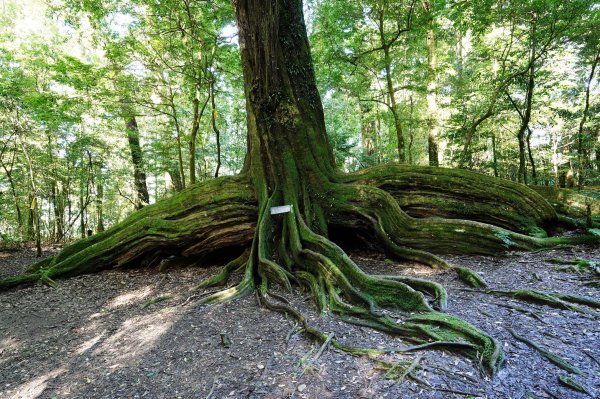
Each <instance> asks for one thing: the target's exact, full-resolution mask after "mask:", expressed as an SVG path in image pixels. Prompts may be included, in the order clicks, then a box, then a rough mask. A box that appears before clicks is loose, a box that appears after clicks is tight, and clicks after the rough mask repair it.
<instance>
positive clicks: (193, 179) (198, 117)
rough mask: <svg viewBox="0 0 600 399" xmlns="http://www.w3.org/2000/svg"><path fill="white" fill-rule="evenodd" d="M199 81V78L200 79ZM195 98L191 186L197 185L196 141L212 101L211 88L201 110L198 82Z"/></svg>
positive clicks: (190, 153)
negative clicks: (205, 112) (208, 105)
mask: <svg viewBox="0 0 600 399" xmlns="http://www.w3.org/2000/svg"><path fill="white" fill-rule="evenodd" d="M198 79H199V78H198ZM195 88H196V89H195V93H196V94H195V96H194V112H193V116H192V133H191V134H190V142H189V146H188V148H189V156H190V184H195V183H196V139H197V137H198V130H200V120H201V119H202V115H204V110H205V109H206V105H207V104H208V100H209V99H210V97H211V95H210V87H209V93H208V94H207V96H206V100H205V101H204V104H203V105H202V108H200V89H201V88H200V82H196V85H195Z"/></svg>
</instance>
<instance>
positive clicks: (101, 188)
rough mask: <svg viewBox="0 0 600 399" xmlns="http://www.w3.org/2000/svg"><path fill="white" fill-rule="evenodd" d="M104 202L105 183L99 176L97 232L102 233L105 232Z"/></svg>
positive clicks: (97, 186)
mask: <svg viewBox="0 0 600 399" xmlns="http://www.w3.org/2000/svg"><path fill="white" fill-rule="evenodd" d="M103 202H104V183H103V181H102V178H101V177H100V176H98V177H97V178H96V231H97V232H98V233H101V232H103V231H104V215H103V206H104V205H103Z"/></svg>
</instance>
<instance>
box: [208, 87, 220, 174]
mask: <svg viewBox="0 0 600 399" xmlns="http://www.w3.org/2000/svg"><path fill="white" fill-rule="evenodd" d="M210 105H211V108H212V118H211V119H212V128H213V131H214V132H215V139H216V141H217V167H216V169H215V177H219V169H221V132H220V131H219V129H218V128H217V108H216V106H215V78H214V76H213V77H212V79H211V81H210Z"/></svg>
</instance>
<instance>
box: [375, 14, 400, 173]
mask: <svg viewBox="0 0 600 399" xmlns="http://www.w3.org/2000/svg"><path fill="white" fill-rule="evenodd" d="M379 38H380V40H381V47H382V49H383V64H384V68H385V81H386V85H387V95H388V97H389V101H390V103H389V108H390V111H391V113H392V118H393V119H394V129H395V131H396V139H397V141H398V161H399V162H406V150H405V144H404V134H403V132H402V122H401V120H400V112H399V110H398V104H397V103H396V91H395V90H394V82H393V78H392V57H391V55H390V46H389V44H388V43H387V41H386V38H385V30H384V19H383V12H381V13H380V14H379Z"/></svg>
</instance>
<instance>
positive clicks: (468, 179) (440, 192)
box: [344, 164, 557, 234]
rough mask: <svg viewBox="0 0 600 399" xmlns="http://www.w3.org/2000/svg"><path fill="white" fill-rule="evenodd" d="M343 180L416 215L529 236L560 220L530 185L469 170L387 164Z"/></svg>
mask: <svg viewBox="0 0 600 399" xmlns="http://www.w3.org/2000/svg"><path fill="white" fill-rule="evenodd" d="M344 181H346V182H348V183H352V184H356V185H365V184H367V185H371V186H374V187H377V188H380V189H382V190H385V191H387V192H388V193H390V194H391V195H392V196H393V197H394V198H395V199H396V201H398V203H399V205H400V207H401V208H402V209H403V210H405V211H406V212H407V213H408V214H409V215H411V216H413V217H419V218H424V217H432V216H436V217H444V218H452V219H468V220H476V221H479V222H484V223H488V224H492V225H496V226H500V227H504V228H506V229H509V230H513V231H518V232H521V233H525V234H528V233H530V230H531V227H532V226H544V225H547V224H551V223H553V222H555V221H556V219H557V216H556V212H555V211H554V209H553V208H552V206H551V205H550V204H549V203H548V201H546V200H545V199H544V198H543V197H542V196H540V195H539V194H538V193H536V192H534V191H533V190H531V189H530V188H529V187H527V186H525V185H523V184H519V183H516V182H512V181H508V180H504V179H498V178H494V177H492V176H486V175H482V174H480V173H476V172H472V171H468V170H458V169H447V168H434V167H428V166H414V165H399V164H385V165H379V166H376V167H372V168H368V169H363V170H361V171H358V172H356V173H353V174H350V175H347V176H344ZM538 232H539V230H538Z"/></svg>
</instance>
